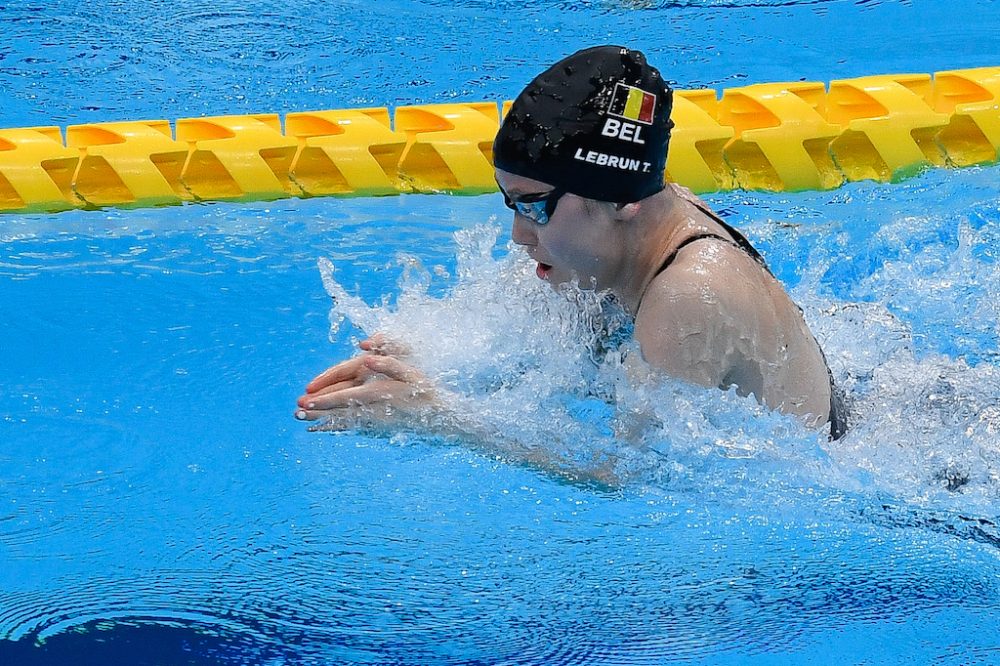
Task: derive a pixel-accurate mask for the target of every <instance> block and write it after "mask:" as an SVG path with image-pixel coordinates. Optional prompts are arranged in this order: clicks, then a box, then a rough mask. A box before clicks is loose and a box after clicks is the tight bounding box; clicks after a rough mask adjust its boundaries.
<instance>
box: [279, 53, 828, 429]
mask: <svg viewBox="0 0 1000 666" xmlns="http://www.w3.org/2000/svg"><path fill="white" fill-rule="evenodd" d="M672 103H673V91H672V90H671V89H670V87H669V86H668V85H667V84H666V82H665V81H664V80H663V79H662V77H661V76H660V73H659V72H658V71H657V70H656V69H655V68H654V67H652V66H650V65H649V64H647V62H646V59H645V57H644V56H643V54H642V53H641V52H639V51H634V50H630V49H627V48H623V47H617V46H602V47H596V48H590V49H585V50H583V51H579V52H577V53H575V54H573V55H571V56H569V57H568V58H566V59H564V60H562V61H560V62H558V63H556V64H555V65H553V66H552V67H551V68H549V69H548V70H546V71H545V72H542V73H541V74H540V75H538V76H537V77H536V78H535V79H534V80H533V81H532V82H531V83H530V84H528V86H527V87H526V88H525V89H524V91H522V92H521V94H520V95H519V96H518V97H517V99H516V100H515V101H514V104H513V106H512V107H511V110H510V112H509V113H508V114H507V116H506V117H505V119H504V121H503V123H502V125H501V127H500V130H499V132H498V133H497V136H496V139H495V142H494V144H493V158H494V166H495V169H496V181H497V184H498V185H499V187H500V191H501V192H502V193H503V195H504V200H505V203H506V205H507V207H508V208H510V209H511V210H512V211H513V212H514V226H513V231H512V238H513V240H514V242H515V243H517V244H518V245H521V246H523V247H524V248H525V250H526V251H527V253H528V255H530V256H531V258H532V259H533V260H534V261H535V262H537V267H536V271H535V272H536V274H537V276H538V277H539V278H540V279H542V280H546V281H547V282H549V283H550V284H551V285H552V286H553V287H558V286H559V285H561V284H564V283H569V282H572V281H576V282H577V283H578V284H579V285H581V286H592V287H593V288H594V289H598V290H606V291H608V292H610V293H611V294H613V295H614V297H615V298H617V300H618V301H619V303H620V304H621V306H622V307H623V308H624V309H625V310H626V311H627V312H628V313H630V314H631V316H632V317H634V336H635V339H636V341H637V342H638V343H639V348H640V350H641V354H642V357H643V360H644V361H645V362H646V364H647V365H648V366H649V367H650V368H652V369H653V370H654V371H659V372H662V373H665V374H666V375H669V376H671V377H675V378H677V379H681V380H684V381H687V382H690V383H693V384H697V385H700V386H704V387H717V388H720V389H724V390H725V389H729V388H731V387H735V388H736V390H737V391H738V392H739V393H740V394H742V395H751V394H752V395H753V396H754V397H755V398H756V399H757V400H758V401H759V402H761V403H762V404H763V405H765V406H767V407H768V408H770V409H774V410H779V411H781V412H784V413H786V414H792V415H795V416H796V417H799V418H800V419H801V420H802V421H803V423H804V424H805V425H807V426H809V427H819V426H821V425H824V424H829V427H830V433H831V436H832V437H834V438H836V437H840V436H841V435H842V434H843V432H844V429H845V423H844V419H843V411H842V408H841V406H840V402H839V400H838V398H837V394H836V391H835V389H834V386H833V383H832V379H831V375H830V372H829V370H828V368H827V364H826V360H825V358H824V355H823V352H822V350H821V349H820V347H819V344H818V343H817V342H816V339H815V338H814V337H813V335H812V333H811V332H810V330H809V328H808V326H807V325H806V322H805V320H804V318H803V316H802V311H801V310H800V309H799V307H798V306H796V305H795V303H793V302H792V300H791V299H790V298H789V296H788V294H787V293H786V292H785V290H784V288H783V287H782V285H781V283H779V282H778V280H777V279H775V277H774V276H773V275H772V274H771V272H770V271H769V270H768V268H767V266H766V265H765V263H764V260H763V259H762V258H761V256H760V255H759V254H758V253H757V251H756V250H755V249H754V248H753V246H752V245H751V244H750V243H749V241H747V240H746V239H745V238H744V237H743V236H742V235H741V234H740V233H739V232H738V231H736V230H735V229H734V228H732V227H731V226H729V225H728V224H727V223H726V222H724V221H723V220H722V219H721V218H720V217H719V216H718V215H716V214H715V213H713V212H712V211H711V210H710V209H709V208H708V206H706V205H705V204H704V203H703V202H702V201H701V200H699V199H698V198H697V197H695V196H694V195H693V194H691V193H690V192H689V191H688V190H686V189H684V188H681V187H678V186H676V185H672V184H667V183H665V181H664V171H665V166H666V159H667V148H668V144H669V141H670V131H671V129H672V128H673V122H672V121H671V120H670V112H671V109H672ZM361 348H362V352H363V353H362V354H360V355H359V356H356V357H354V358H351V359H349V360H346V361H343V362H342V363H339V364H337V365H334V366H333V367H331V368H330V369H328V370H326V371H325V372H323V373H322V374H320V375H319V376H317V377H316V378H315V379H313V380H312V381H311V382H310V383H309V384H308V386H307V387H306V393H305V395H303V396H302V397H300V398H299V400H298V405H299V409H298V410H297V411H296V417H297V418H299V419H303V420H310V421H312V420H325V421H326V422H327V423H331V424H333V427H334V428H337V427H338V424H340V427H350V424H351V423H357V422H359V420H362V421H363V420H365V419H367V420H371V419H375V420H378V421H380V422H381V423H382V424H383V425H390V426H391V425H392V424H391V423H389V422H390V421H391V420H393V419H399V422H400V423H401V424H403V423H406V422H407V421H408V420H410V419H419V418H424V419H425V418H426V415H427V414H428V413H430V412H434V411H435V410H441V411H446V410H447V406H446V405H445V404H444V403H445V402H446V401H445V400H442V398H441V396H440V395H439V394H438V393H437V391H436V390H435V388H434V386H433V385H431V384H430V383H429V381H428V380H427V379H426V378H425V377H424V376H423V375H422V374H421V373H420V372H419V371H418V370H417V369H416V368H414V367H412V366H411V365H409V364H408V363H407V362H406V360H405V350H403V349H402V348H400V347H394V346H393V345H392V343H391V342H389V341H386V340H384V339H382V338H381V337H379V336H375V337H373V338H372V339H370V340H367V341H365V342H362V343H361Z"/></svg>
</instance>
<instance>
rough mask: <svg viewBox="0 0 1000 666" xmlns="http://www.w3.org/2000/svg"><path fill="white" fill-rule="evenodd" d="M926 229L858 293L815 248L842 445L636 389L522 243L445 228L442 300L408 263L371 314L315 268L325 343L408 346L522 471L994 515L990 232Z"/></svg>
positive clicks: (768, 420) (892, 233)
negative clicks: (607, 472) (453, 255)
mask: <svg viewBox="0 0 1000 666" xmlns="http://www.w3.org/2000/svg"><path fill="white" fill-rule="evenodd" d="M927 223H928V220H927V219H921V220H915V219H903V220H900V221H898V222H896V223H894V224H890V225H888V226H887V227H885V228H884V229H882V230H881V231H880V232H879V233H878V234H876V237H875V240H874V241H873V245H874V246H875V247H876V248H878V247H879V246H882V247H883V249H882V250H880V252H881V254H880V255H879V258H878V261H875V262H874V263H873V264H872V266H873V267H872V270H870V272H869V274H868V275H867V276H866V277H864V278H863V279H861V280H858V282H857V284H856V285H855V287H854V293H853V294H852V297H851V299H850V300H844V299H842V298H837V297H834V296H832V295H831V289H830V288H829V287H828V285H826V284H824V280H826V279H828V278H826V277H825V276H826V273H827V272H828V271H827V269H828V268H829V267H830V265H831V261H832V259H831V257H830V250H828V249H824V248H826V247H829V246H830V245H832V242H817V243H815V244H814V246H813V247H812V249H811V250H810V253H811V254H810V261H809V262H808V265H809V266H811V268H809V269H806V270H804V271H803V274H802V275H801V276H800V277H801V279H800V281H799V284H798V285H797V286H796V288H795V289H794V290H793V297H794V298H795V300H796V301H797V302H799V303H800V304H801V306H802V307H803V310H804V312H805V315H806V318H807V320H808V321H809V323H810V326H811V327H812V328H813V330H814V332H815V334H816V335H817V338H818V339H819V341H820V342H821V344H822V346H823V347H824V349H825V351H826V354H827V357H828V359H829V363H830V367H831V370H832V372H833V374H834V378H835V380H836V382H837V384H838V385H839V386H840V387H841V388H843V389H844V390H845V392H846V394H847V399H848V402H849V405H850V408H851V419H850V421H851V430H850V432H849V434H848V435H847V436H846V437H845V438H843V439H842V440H840V441H838V442H829V441H827V438H826V433H825V432H824V431H822V430H818V431H814V430H810V429H808V428H806V427H805V426H803V425H802V424H801V423H800V422H798V421H797V420H796V419H794V418H791V417H788V416H784V415H781V414H778V413H775V412H770V411H768V410H767V409H765V408H763V407H761V406H760V405H758V404H757V403H756V402H755V401H754V400H753V399H752V398H744V397H741V396H739V395H737V394H736V393H735V391H729V392H720V391H717V390H705V389H702V388H698V387H693V386H689V385H686V384H684V383H682V382H678V381H671V380H665V381H658V382H653V383H649V384H636V383H635V382H633V381H630V380H629V379H628V376H627V375H628V373H627V372H626V368H625V363H623V357H624V356H626V355H630V356H631V357H632V359H633V361H634V359H636V358H638V356H639V355H638V351H637V349H636V348H635V347H634V345H633V344H629V343H626V344H625V345H623V346H622V347H621V348H620V349H617V350H612V351H611V352H610V353H607V354H605V355H603V356H602V355H600V354H595V351H594V350H595V347H596V346H598V344H597V343H598V340H599V339H601V338H602V337H603V336H606V335H607V334H608V331H609V329H611V330H614V329H616V328H617V327H619V326H620V325H621V321H620V319H618V318H617V317H618V313H616V312H615V311H614V310H613V308H612V309H609V308H608V306H607V301H606V300H605V299H603V298H602V295H601V294H595V293H594V292H592V291H589V290H582V289H579V288H578V287H576V286H572V287H570V288H567V289H564V290H563V291H562V292H561V293H556V292H555V291H553V290H551V289H550V288H549V287H548V285H547V284H545V283H543V282H541V281H539V280H537V278H535V277H534V274H533V264H532V263H531V262H530V260H529V259H528V258H527V257H526V256H525V254H524V253H523V252H522V251H521V250H520V249H519V248H517V247H516V246H513V245H509V246H508V247H507V248H506V250H507V251H506V252H505V253H499V254H500V257H499V258H495V257H494V255H495V254H497V253H495V246H496V243H497V239H498V235H499V229H498V228H497V227H496V226H491V225H487V226H480V227H476V228H473V229H469V230H465V231H461V232H459V233H457V234H456V239H455V240H456V243H457V265H458V268H457V271H456V275H455V276H454V278H453V280H452V281H453V285H452V286H451V287H450V288H449V289H448V290H447V291H446V292H445V294H444V295H443V296H434V295H432V294H431V289H430V286H431V284H432V283H433V282H434V280H435V276H434V275H433V271H431V270H428V269H427V268H425V267H423V266H421V265H420V264H419V262H418V261H417V260H415V259H414V258H412V257H406V256H404V257H400V262H401V263H403V264H404V265H406V266H407V269H406V271H405V272H404V277H403V279H402V280H401V283H400V291H399V297H398V299H397V301H396V303H395V304H389V303H386V302H383V303H380V304H377V305H374V306H370V305H368V304H367V303H365V302H363V301H362V300H361V299H360V298H358V297H356V296H353V295H351V294H349V293H348V292H347V291H346V290H345V289H344V288H343V287H342V286H341V285H340V284H339V283H338V282H337V280H336V278H335V276H334V267H333V265H332V264H331V263H330V262H327V261H322V262H321V266H320V268H321V273H322V276H323V281H324V285H325V287H326V289H327V291H328V292H329V293H330V295H331V296H332V297H333V299H334V306H333V309H332V310H331V321H332V334H336V333H337V330H338V329H339V326H340V323H341V322H342V321H343V320H345V319H346V320H349V321H350V322H351V323H352V324H353V325H355V326H356V327H358V328H359V329H360V330H361V331H363V332H364V333H365V334H368V335H370V334H372V333H375V332H378V331H381V332H383V333H385V334H386V335H387V336H388V337H390V338H392V339H395V340H399V341H402V342H404V343H405V344H407V345H408V346H409V347H411V348H412V350H413V355H412V357H411V359H410V360H411V361H412V362H413V363H414V364H415V365H416V366H418V367H419V368H421V369H422V370H423V371H424V372H426V373H427V375H428V376H429V377H431V378H432V379H433V380H434V381H435V382H437V383H439V384H440V385H442V386H446V387H447V388H448V389H449V390H450V391H453V392H454V393H455V394H456V396H458V399H459V400H460V401H461V405H462V408H463V409H464V410H466V411H467V413H468V414H469V415H470V416H471V417H472V418H473V419H475V420H476V421H477V422H478V424H479V426H480V428H481V430H482V431H484V432H491V433H494V434H495V435H496V438H497V440H503V441H504V442H505V443H506V444H504V445H505V446H508V447H509V451H511V452H512V453H514V455H512V457H513V458H516V457H517V455H516V452H517V451H522V452H523V451H524V450H526V449H535V448H537V447H544V448H545V449H546V450H548V451H556V452H558V456H557V457H558V458H559V459H561V460H563V461H565V460H567V459H570V460H572V461H573V464H575V465H578V466H580V468H581V469H582V470H583V471H584V472H587V471H594V470H597V469H607V465H608V464H609V463H608V461H609V460H610V461H612V463H613V465H614V474H615V477H616V478H617V479H618V480H620V481H622V482H624V483H625V484H633V485H634V484H640V485H643V486H644V487H656V488H661V489H667V490H679V489H682V488H684V489H692V490H697V489H706V488H711V489H712V490H711V492H712V493H713V494H717V495H720V496H728V497H732V498H735V499H736V500H737V501H740V500H739V498H741V497H743V496H744V495H747V494H749V495H752V497H753V501H754V502H759V501H760V500H761V499H762V498H764V497H765V496H766V497H767V498H768V499H767V501H769V502H772V503H776V504H782V503H788V504H791V503H794V501H795V500H794V498H795V497H796V496H797V495H798V494H799V493H801V492H803V491H804V490H809V491H811V490H812V489H815V488H819V489H821V492H823V493H831V494H833V495H838V496H839V495H842V494H844V493H847V494H852V495H856V494H859V493H860V494H861V496H864V497H867V498H871V497H872V496H878V497H880V498H883V499H884V498H891V499H892V501H896V500H898V501H899V502H901V503H903V504H904V505H907V506H913V505H919V506H930V507H933V508H937V509H942V510H947V511H960V512H964V513H973V514H976V515H987V516H990V515H995V514H996V513H997V512H996V509H995V506H996V501H997V497H998V491H1000V447H998V445H997V440H998V437H997V433H998V430H1000V403H998V398H997V396H1000V374H998V369H997V366H996V365H995V364H994V363H993V362H991V361H993V360H994V356H995V355H991V352H990V348H991V345H993V344H994V343H993V340H994V339H995V335H996V333H997V330H998V327H997V321H998V316H997V312H998V310H997V306H996V304H995V303H994V301H993V299H992V298H991V297H990V294H991V293H996V291H997V286H1000V285H998V280H1000V276H998V272H997V268H996V265H995V264H994V263H993V262H992V259H991V257H985V256H984V255H982V254H981V253H978V254H977V252H976V250H975V248H976V247H977V246H978V245H979V244H981V243H982V242H983V238H984V234H985V233H987V232H986V231H983V230H982V229H980V230H977V229H975V228H972V227H971V226H969V225H966V226H965V227H963V228H962V229H961V231H960V232H959V233H958V234H957V236H955V237H954V238H951V239H949V238H947V237H946V236H947V234H941V233H934V232H926V229H924V232H923V237H924V239H925V242H923V243H922V244H921V243H916V242H915V241H914V238H919V237H920V234H919V233H917V230H918V229H919V228H920V227H921V225H923V226H924V227H926V226H927ZM771 231H772V232H773V230H771ZM787 233H790V234H791V233H802V232H801V231H796V230H795V229H789V230H787ZM753 235H754V234H753V229H750V236H751V238H752V237H753ZM824 240H825V241H830V239H824ZM886 245H888V246H889V247H890V248H891V250H890V249H886V248H885V247H884V246H886ZM870 259H871V257H868V258H867V259H866V260H870ZM923 305H927V307H926V308H925V309H924V310H921V309H920V308H921V306H923ZM914 313H919V316H918V317H917V316H908V315H913V314H914ZM993 349H995V345H994V347H993ZM751 488H752V489H753V490H750V489H751ZM867 501H868V500H865V502H867Z"/></svg>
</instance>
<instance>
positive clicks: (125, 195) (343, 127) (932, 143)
mask: <svg viewBox="0 0 1000 666" xmlns="http://www.w3.org/2000/svg"><path fill="white" fill-rule="evenodd" d="M509 107H510V102H504V103H502V104H499V105H498V104H496V103H494V102H474V103H468V104H435V105H421V106H403V107H399V108H397V109H395V112H394V114H390V111H389V109H387V108H365V109H345V110H330V111H311V112H298V113H289V114H287V115H286V116H285V117H284V124H283V125H282V119H281V118H280V117H279V116H278V115H277V114H257V115H240V116H217V117H206V118H182V119H179V120H177V121H176V122H175V123H174V124H171V123H170V122H169V121H167V120H138V121H126V122H109V123H95V124H87V125H70V126H68V127H67V128H66V129H65V135H64V133H63V130H62V129H61V128H59V127H29V128H20V129H18V128H15V129H0V213H4V212H6V213H36V212H57V211H63V210H70V209H75V208H100V207H104V206H125V207H143V206H157V205H167V204H178V203H182V202H185V201H253V200H272V199H280V198H284V197H312V196H331V195H334V196H336V195H340V196H379V195H390V194H398V193H401V192H448V193H455V194H480V193H484V192H492V191H496V184H495V182H494V180H493V168H492V155H491V147H492V142H493V136H494V135H495V134H496V131H497V128H498V126H499V121H500V118H501V117H502V114H503V113H506V111H507V109H508V108H509ZM673 119H674V122H675V123H676V127H675V129H674V132H673V138H672V139H671V142H670V153H669V159H668V161H667V174H666V175H667V178H668V179H669V180H671V181H674V182H678V183H681V184H682V185H686V186H688V187H690V188H691V189H692V190H694V191H695V192H697V193H705V192H715V191H721V190H730V189H746V190H767V191H798V190H810V189H832V188H836V187H839V186H840V185H842V184H844V183H845V182H850V181H858V180H875V181H880V182H893V181H897V180H899V179H902V178H905V177H907V176H909V175H912V174H914V173H916V172H918V171H920V170H922V169H924V168H928V167H964V166H969V165H974V164H988V163H991V162H996V161H997V160H998V158H1000V67H983V68H977V69H965V70H951V71H941V72H937V73H935V74H934V75H933V76H931V75H930V74H890V75H879V76H866V77H861V78H855V79H843V80H837V81H832V82H831V83H830V84H829V86H827V85H825V84H823V83H819V82H795V83H764V84H756V85H751V86H745V87H739V88H727V89H725V90H723V91H722V95H721V96H720V95H719V94H718V93H717V91H715V90H712V89H703V90H678V91H676V93H675V98H674V113H673Z"/></svg>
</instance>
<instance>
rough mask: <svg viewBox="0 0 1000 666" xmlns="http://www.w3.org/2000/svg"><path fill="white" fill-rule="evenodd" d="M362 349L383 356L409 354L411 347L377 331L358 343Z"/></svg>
mask: <svg viewBox="0 0 1000 666" xmlns="http://www.w3.org/2000/svg"><path fill="white" fill-rule="evenodd" d="M358 346H359V347H361V349H363V350H365V351H367V352H371V353H372V354H378V355H381V356H409V355H410V348H409V347H407V346H406V345H404V344H402V343H401V342H396V341H395V340H390V339H388V338H386V337H385V335H383V334H382V333H376V334H375V335H373V336H372V337H370V338H368V339H367V340H362V341H361V342H360V343H358Z"/></svg>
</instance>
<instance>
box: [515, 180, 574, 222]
mask: <svg viewBox="0 0 1000 666" xmlns="http://www.w3.org/2000/svg"><path fill="white" fill-rule="evenodd" d="M500 192H501V193H503V202H504V205H505V206H507V208H510V209H511V210H512V211H514V212H515V213H517V214H518V215H523V216H524V217H526V218H528V219H529V220H531V221H532V222H534V223H535V224H548V222H549V218H550V217H552V214H553V213H555V212H556V205H558V203H559V197H561V196H562V195H564V194H566V191H565V190H561V189H559V188H556V189H554V190H551V191H549V192H546V193H544V194H529V195H527V196H525V197H521V198H519V199H511V198H510V197H509V196H507V193H506V192H504V191H503V189H502V188H501V190H500Z"/></svg>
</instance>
